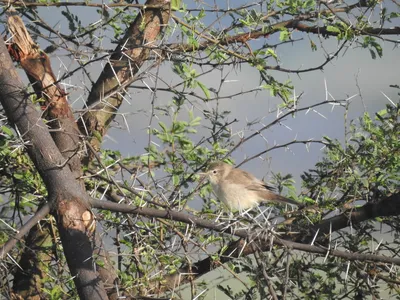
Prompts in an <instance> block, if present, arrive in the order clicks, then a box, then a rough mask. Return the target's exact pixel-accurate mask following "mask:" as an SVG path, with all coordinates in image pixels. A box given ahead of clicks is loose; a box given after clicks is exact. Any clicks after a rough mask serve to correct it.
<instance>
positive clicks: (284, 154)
mask: <svg viewBox="0 0 400 300" xmlns="http://www.w3.org/2000/svg"><path fill="white" fill-rule="evenodd" d="M184 3H185V4H186V5H187V6H188V7H192V8H193V7H196V5H197V4H196V3H195V2H192V1H184ZM241 3H242V1H228V2H225V3H223V2H222V1H221V2H220V1H218V5H219V6H220V7H224V5H225V6H226V7H228V6H230V7H234V6H236V5H238V4H241ZM211 4H215V3H213V2H211ZM382 5H383V6H385V5H394V4H391V3H390V1H383V3H382ZM69 9H70V11H71V12H72V13H75V14H77V15H78V16H82V15H84V17H83V19H82V22H83V24H85V23H86V24H90V23H94V22H96V21H98V20H99V16H100V15H99V14H97V13H96V9H93V8H82V7H79V8H77V7H70V8H69ZM62 10H63V8H55V7H50V8H39V9H38V12H39V14H40V15H41V16H42V18H43V19H45V21H46V22H47V23H48V24H50V25H51V26H52V27H53V28H55V29H56V30H59V31H61V32H64V33H69V30H68V24H67V22H66V19H65V17H64V16H62V15H61V11H62ZM214 19H215V16H213V15H211V14H210V16H207V17H206V19H205V20H204V22H205V23H207V22H208V23H209V24H211V23H212V22H213V21H214ZM227 20H228V19H227ZM227 20H226V22H227ZM224 22H225V21H224V20H222V21H221V22H220V23H217V24H216V25H215V26H224V24H225V23H224ZM170 24H171V25H173V21H171V23H170ZM226 24H227V23H226ZM399 25H400V24H394V23H392V24H391V25H388V26H387V27H390V26H399ZM111 36H112V34H111ZM278 37H279V33H277V34H274V35H272V36H271V37H270V38H269V39H268V42H269V43H271V44H274V43H278V41H279V40H278ZM292 37H293V38H294V39H297V38H303V40H302V41H301V42H296V43H294V45H292V44H289V43H288V44H286V45H284V46H280V47H279V48H278V50H277V53H278V55H279V59H280V66H281V67H283V68H288V69H303V68H310V67H316V66H318V65H320V64H322V63H323V62H324V61H325V53H324V52H323V51H320V41H319V39H318V38H317V37H316V36H313V35H310V38H311V39H312V40H313V41H314V42H315V43H316V45H317V47H318V49H319V50H318V51H317V52H312V51H311V49H310V41H309V39H308V36H307V35H304V34H301V33H299V32H294V33H293V36H292ZM391 38H392V39H394V38H396V37H393V36H392V37H391ZM170 39H171V40H169V41H168V42H173V41H174V39H178V35H177V34H174V35H173V36H172V37H171V38H170ZM111 40H112V38H105V39H103V41H102V42H101V45H102V46H103V47H104V49H113V48H115V44H111V43H110V41H111ZM264 42H265V40H255V41H252V42H251V43H250V45H251V46H257V45H259V44H260V43H264ZM39 43H40V46H41V47H42V49H44V48H45V47H46V46H47V45H48V44H47V43H46V42H45V41H43V40H41V39H39ZM380 43H381V45H382V47H383V58H377V59H375V60H373V59H372V58H371V55H370V53H369V51H368V50H367V49H360V48H357V47H356V46H355V44H353V45H352V44H350V43H349V44H348V48H347V49H346V51H344V52H342V53H341V54H340V55H339V56H338V57H337V58H335V59H334V60H333V61H331V62H330V63H329V64H327V65H326V66H325V67H324V70H323V71H314V72H310V73H303V74H301V75H299V76H298V75H296V74H287V73H280V72H271V73H270V74H271V75H272V76H274V77H275V79H277V80H281V81H284V80H287V79H289V78H290V79H291V80H292V82H293V84H294V86H295V91H296V95H300V94H302V96H301V99H300V102H299V104H298V106H299V107H304V106H308V105H311V104H315V103H318V102H321V101H324V100H326V88H327V90H328V91H329V93H330V94H331V96H332V97H334V98H335V99H347V98H350V97H351V96H354V95H355V97H352V98H351V100H350V105H349V110H348V117H347V125H348V123H349V121H350V120H352V119H356V118H358V117H360V116H362V115H363V113H364V112H365V111H367V112H369V113H371V114H373V113H375V112H377V111H379V110H381V109H384V108H385V105H386V104H388V103H390V102H389V101H388V100H387V99H386V97H385V96H384V95H383V94H385V95H387V97H389V98H390V99H392V101H393V102H398V96H397V94H396V90H395V89H393V88H390V87H389V85H390V84H399V72H400V71H399V70H400V53H399V49H398V47H394V46H393V43H385V42H382V41H381V42H380ZM323 46H324V48H325V49H326V50H327V52H329V53H334V52H335V51H336V50H337V47H338V43H337V41H335V40H334V39H329V40H324V41H323ZM77 50H80V49H79V47H77ZM51 57H52V66H53V69H54V71H55V74H56V75H57V76H62V75H63V74H64V73H65V72H67V71H68V70H71V69H73V68H75V67H77V63H76V61H74V60H71V59H70V58H69V57H66V56H63V55H60V53H55V54H52V55H51ZM78 57H79V56H77V58H78ZM103 66H104V62H103V63H102V64H101V63H98V62H97V63H94V64H92V65H90V66H89V67H88V68H87V70H88V71H89V73H90V76H91V78H92V80H94V81H95V80H96V79H97V77H98V75H99V73H100V71H101V69H102V68H103ZM197 69H198V71H199V73H201V69H200V68H197ZM203 70H206V69H203ZM156 72H157V70H152V71H151V73H153V74H155V73H156ZM20 73H21V76H22V77H23V78H25V80H26V82H28V81H27V79H26V75H25V74H24V73H23V72H22V71H21V72H20ZM221 74H223V76H225V75H226V74H228V76H227V78H226V79H227V81H226V82H225V84H224V87H223V89H222V93H221V94H220V95H221V96H223V95H230V94H235V93H239V92H240V91H244V90H251V89H255V88H258V87H259V85H260V82H259V73H258V72H257V70H255V69H254V68H250V67H248V66H237V67H236V68H234V69H233V68H231V67H227V68H224V69H223V70H222V71H217V70H215V71H214V72H212V73H208V74H207V75H205V76H202V77H199V78H198V80H199V81H201V82H202V83H203V84H205V85H206V86H207V87H209V88H216V89H217V88H218V87H219V83H220V80H221ZM158 76H159V77H160V78H162V79H163V80H164V81H165V82H167V83H168V84H171V85H173V84H176V83H179V82H180V81H181V80H180V79H179V78H178V76H177V75H176V74H174V73H173V72H172V71H171V65H170V63H169V62H164V63H163V64H162V65H161V66H160V68H159V70H158ZM64 84H65V85H64V86H65V87H66V89H67V91H68V92H69V93H70V95H69V101H70V103H71V104H73V107H74V108H75V109H81V108H82V107H83V104H84V102H85V101H86V98H87V95H88V91H90V88H91V86H90V83H89V81H88V79H87V77H86V75H85V74H83V72H78V73H76V74H75V75H74V76H73V77H72V78H69V79H68V80H66V81H65V82H64ZM145 84H147V85H149V86H151V87H153V86H154V80H153V79H152V78H151V76H149V77H147V78H145V79H144V80H143V82H136V83H135V85H141V86H144V85H145ZM85 85H87V88H85ZM158 87H165V85H164V84H162V83H161V82H158ZM198 93H199V94H201V91H198ZM153 96H154V95H153V94H152V93H151V92H150V91H149V90H146V89H144V90H143V89H131V90H130V95H128V96H127V98H128V99H129V103H128V102H125V103H124V104H123V106H122V107H121V109H120V113H123V114H124V115H125V118H126V121H127V123H125V121H124V119H123V118H122V117H118V118H117V122H116V123H114V124H113V128H112V129H111V130H110V131H109V132H108V134H107V137H106V138H105V142H104V144H103V147H104V148H108V149H117V150H119V151H121V153H122V154H123V155H125V156H129V155H141V154H144V153H145V150H144V147H146V146H147V145H148V134H147V130H148V128H149V127H158V118H157V117H156V118H155V119H154V120H153V121H152V122H151V123H150V116H151V110H152V106H151V102H152V100H154V101H155V102H154V104H155V105H157V106H163V105H167V104H168V103H170V102H171V101H172V96H173V95H172V94H170V93H166V92H161V91H157V93H156V94H155V97H154V98H153ZM331 96H329V97H328V99H331V98H330V97H331ZM189 98H190V97H189ZM190 100H191V103H189V102H187V103H186V104H185V106H186V109H187V110H191V109H193V110H194V114H195V115H196V116H201V117H202V116H203V114H202V112H203V110H204V109H207V110H211V109H212V108H215V107H216V105H217V101H211V102H208V103H203V102H200V101H198V100H196V99H195V98H193V97H192V98H190ZM280 101H281V100H280V99H277V98H274V97H271V96H270V93H269V91H265V90H260V91H259V92H257V93H252V94H246V95H242V96H237V97H234V98H232V99H221V100H219V101H218V102H219V103H218V104H219V109H220V110H229V111H231V115H230V119H231V120H233V119H235V118H236V119H238V120H240V122H238V123H235V124H233V125H232V126H231V132H232V138H233V139H234V140H235V141H239V138H240V137H241V136H244V137H246V136H248V135H250V134H251V133H253V132H254V131H255V130H257V129H259V128H261V127H262V124H268V123H270V122H271V121H273V120H274V119H275V118H276V117H277V112H276V111H275V110H276V105H277V104H279V103H280ZM344 115H345V109H344V108H343V107H335V108H334V109H332V106H330V105H325V106H322V107H317V108H315V111H309V112H308V113H305V112H301V113H299V114H297V115H296V117H295V118H292V117H288V118H287V119H286V120H284V121H283V122H282V123H281V124H280V125H276V126H273V127H272V128H271V129H269V130H267V131H264V132H263V137H262V136H258V137H256V138H254V139H251V140H250V141H249V142H248V143H245V144H243V145H242V146H240V147H239V148H238V149H237V150H236V151H235V152H233V157H234V158H235V160H236V162H237V163H240V162H241V161H242V160H244V159H245V158H246V157H248V156H252V155H254V154H256V153H258V152H260V151H263V150H265V149H266V148H269V147H271V146H273V145H274V144H283V143H287V142H290V141H292V140H294V139H298V140H308V139H315V140H320V139H322V137H323V136H329V137H330V138H332V139H334V138H337V139H339V140H340V141H342V142H343V141H344V139H345V123H346V122H345V117H344ZM158 117H159V119H160V120H162V121H164V122H165V121H166V120H170V117H168V116H164V117H163V116H158ZM182 119H187V114H186V113H184V112H182ZM253 121H256V124H255V125H253V126H252V127H251V128H249V127H247V126H246V125H247V122H253ZM257 122H258V123H257ZM126 125H127V126H126ZM205 125H208V124H207V123H205V124H204V126H205ZM204 126H203V127H202V128H201V130H199V133H198V134H197V135H196V136H194V137H193V138H194V139H195V140H200V139H201V138H203V137H208V136H209V134H210V132H209V131H208V130H207V129H206V128H205V127H204ZM322 156H323V153H322V151H321V145H317V144H311V145H310V146H309V149H307V148H306V147H305V146H304V145H292V146H290V147H289V149H286V150H285V149H278V150H275V151H272V152H270V153H268V156H267V159H266V158H265V156H264V157H263V158H262V159H255V160H253V161H251V162H248V163H246V164H245V165H243V166H242V168H243V169H246V170H249V171H251V172H253V173H254V174H255V175H257V176H258V177H260V178H261V177H265V178H266V179H269V178H270V173H269V171H270V170H271V171H273V172H281V173H283V174H287V173H290V174H293V176H294V178H295V180H296V185H297V186H298V187H299V188H300V186H301V182H300V175H301V174H302V173H303V172H304V171H305V170H308V169H309V168H313V167H314V165H315V163H316V162H317V161H318V160H320V159H321V157H322ZM298 192H299V193H300V190H299V191H298ZM199 205H201V201H197V202H194V203H192V204H191V206H192V207H195V208H196V207H198V206H199ZM210 276H213V277H214V276H218V272H216V273H214V274H212V275H210ZM215 292H216V294H214V291H211V292H210V294H209V299H214V298H215V299H221V298H220V297H221V294H220V293H219V292H217V290H215Z"/></svg>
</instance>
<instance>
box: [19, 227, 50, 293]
mask: <svg viewBox="0 0 400 300" xmlns="http://www.w3.org/2000/svg"><path fill="white" fill-rule="evenodd" d="M35 227H36V228H35V230H31V231H30V232H29V235H28V237H27V238H26V241H25V243H26V244H27V245H28V247H26V249H25V251H24V252H23V254H22V257H21V259H20V260H19V263H18V264H19V266H20V267H21V269H20V268H17V271H16V273H15V274H14V281H13V292H14V297H16V296H17V295H18V296H19V297H21V298H22V299H28V298H29V299H43V298H44V297H45V295H43V290H42V286H43V280H44V279H45V278H46V276H47V272H46V271H45V270H46V268H47V267H48V266H49V265H50V262H51V260H52V258H51V255H50V254H49V252H50V251H51V248H52V245H53V241H52V238H51V234H50V233H51V228H50V224H49V223H48V222H47V221H41V222H39V223H38V224H37V225H35Z"/></svg>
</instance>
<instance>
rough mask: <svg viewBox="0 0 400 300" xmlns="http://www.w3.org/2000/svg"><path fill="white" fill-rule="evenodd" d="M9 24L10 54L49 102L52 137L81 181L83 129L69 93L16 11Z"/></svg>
mask: <svg viewBox="0 0 400 300" xmlns="http://www.w3.org/2000/svg"><path fill="white" fill-rule="evenodd" d="M10 11H11V9H10ZM7 23H8V29H9V31H10V33H11V36H12V40H13V42H14V43H13V44H12V45H10V46H9V51H10V54H11V56H12V57H13V58H14V60H15V61H18V62H19V63H20V64H21V66H22V68H23V69H24V71H25V72H26V74H27V75H28V78H29V80H30V82H31V84H32V86H33V88H34V89H35V92H36V94H37V97H38V98H42V99H44V100H45V103H44V109H45V112H44V114H45V116H46V119H47V120H49V122H48V125H49V126H50V127H51V128H52V133H51V135H52V136H53V139H54V141H55V143H56V145H57V147H58V149H59V150H60V152H61V153H62V155H63V156H64V158H65V160H67V161H68V165H69V167H70V168H71V171H72V172H73V173H74V176H75V178H79V177H81V175H82V168H81V164H80V158H79V156H78V155H77V153H78V151H79V145H80V138H79V129H78V126H77V124H76V122H75V119H74V116H73V115H72V111H71V108H70V106H69V104H68V101H67V94H66V93H65V91H64V90H63V89H62V88H61V86H60V85H59V84H58V83H57V78H56V76H55V75H54V73H53V71H52V68H51V64H50V59H49V57H48V56H47V55H46V53H44V52H43V51H41V50H40V49H39V47H38V46H37V45H36V44H35V43H34V42H33V40H32V38H31V37H30V35H29V33H28V31H27V30H26V28H25V25H24V23H23V21H22V19H21V18H20V17H19V16H17V15H16V12H15V10H14V11H11V15H10V16H9V18H8V21H7Z"/></svg>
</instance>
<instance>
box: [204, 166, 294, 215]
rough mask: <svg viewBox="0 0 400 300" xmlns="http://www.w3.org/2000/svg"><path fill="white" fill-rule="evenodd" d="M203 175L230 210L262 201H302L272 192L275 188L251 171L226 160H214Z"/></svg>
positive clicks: (252, 205)
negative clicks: (232, 164)
mask: <svg viewBox="0 0 400 300" xmlns="http://www.w3.org/2000/svg"><path fill="white" fill-rule="evenodd" d="M201 175H203V176H206V177H208V180H209V181H210V183H211V186H212V188H213V190H214V193H215V194H216V196H217V197H218V199H219V200H221V201H222V202H223V203H224V204H225V205H226V206H227V207H228V209H229V210H231V211H234V210H239V211H241V212H242V211H244V210H247V209H249V208H252V207H254V206H256V205H258V204H259V203H260V202H268V201H272V202H281V203H287V204H290V205H296V206H301V204H300V203H298V202H296V201H294V200H291V199H288V198H285V197H282V196H280V195H277V194H275V193H273V192H272V190H273V188H272V187H271V186H268V185H267V184H266V183H264V182H263V181H261V180H259V179H257V178H256V177H255V176H253V175H252V174H250V173H249V172H246V171H243V170H240V169H235V168H234V167H233V166H231V165H228V164H227V163H224V162H213V163H211V164H210V165H209V167H208V168H207V171H206V172H205V173H201Z"/></svg>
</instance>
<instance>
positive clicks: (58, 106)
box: [8, 11, 117, 291]
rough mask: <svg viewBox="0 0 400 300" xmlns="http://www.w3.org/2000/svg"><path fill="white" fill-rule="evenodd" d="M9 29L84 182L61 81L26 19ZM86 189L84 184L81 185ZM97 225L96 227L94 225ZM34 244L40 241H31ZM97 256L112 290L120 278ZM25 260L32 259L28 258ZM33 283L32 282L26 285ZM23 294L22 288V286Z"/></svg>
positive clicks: (13, 21) (55, 133)
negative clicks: (31, 34) (27, 24)
mask: <svg viewBox="0 0 400 300" xmlns="http://www.w3.org/2000/svg"><path fill="white" fill-rule="evenodd" d="M8 28H9V30H10V33H11V34H12V40H13V44H11V45H10V46H9V48H8V49H9V52H10V55H11V56H12V57H13V58H14V60H15V61H18V62H19V63H20V64H21V67H22V68H23V69H24V71H25V72H26V74H27V76H28V78H29V80H30V82H31V84H32V86H33V87H34V90H35V92H36V94H37V97H38V98H39V97H40V98H42V99H43V100H44V104H45V105H44V116H45V117H46V119H47V120H48V123H47V124H48V125H49V126H50V127H51V128H52V132H51V135H52V137H53V140H54V141H55V143H56V145H57V147H58V149H59V150H60V152H61V154H62V155H63V157H64V158H65V162H67V163H68V166H69V167H70V169H71V171H72V173H73V174H74V177H75V178H80V177H81V175H82V166H81V160H80V156H79V155H78V154H79V150H80V148H81V146H80V144H81V139H80V134H79V129H78V126H77V124H76V122H75V119H74V116H73V114H72V110H71V108H70V106H69V103H68V100H67V94H66V93H65V91H64V90H63V89H62V88H61V85H60V84H59V83H57V78H56V77H55V75H54V72H53V70H52V68H51V64H50V59H49V57H48V56H47V55H46V54H45V53H44V52H42V51H41V50H40V49H39V47H38V46H37V45H36V44H35V43H34V42H33V40H32V38H31V37H30V34H29V32H28V31H27V30H26V28H25V25H24V23H23V21H22V19H21V18H20V17H19V16H17V15H16V13H15V11H12V13H11V15H10V16H9V18H8ZM81 185H82V187H83V186H84V185H83V182H81ZM93 225H94V224H93ZM37 229H38V228H37V227H36V226H35V227H33V228H32V230H31V232H30V235H33V236H34V235H36V234H38V235H42V233H41V232H38V233H34V232H33V231H35V230H37ZM95 239H96V242H97V243H98V244H100V245H102V242H101V238H100V236H99V234H98V232H97V231H96V237H95ZM30 241H31V242H34V241H36V240H35V239H31V240H30ZM31 248H35V245H29V244H28V245H27V248H26V250H27V251H28V252H29V249H31ZM94 254H95V256H96V257H97V258H98V259H99V260H100V261H101V263H100V264H99V265H98V266H97V269H98V270H99V274H100V276H101V278H102V281H103V283H107V286H110V285H111V284H112V283H113V282H114V281H115V279H116V278H117V274H116V272H115V270H114V268H113V265H112V263H111V261H110V258H109V255H108V253H107V252H106V250H105V248H104V247H103V246H101V247H95V253H94ZM23 256H25V257H32V256H30V255H29V253H28V254H26V255H23ZM25 265H26V266H27V267H28V266H30V267H31V268H32V270H31V271H30V270H28V269H25V271H26V272H28V273H32V272H35V270H36V269H37V268H38V267H36V266H35V261H31V263H29V264H28V263H25ZM25 283H32V281H25ZM38 284H39V283H38V282H35V286H34V287H32V288H33V289H31V288H29V287H28V286H26V289H27V290H33V291H34V290H35V289H36V288H37V285H38ZM18 289H19V290H21V285H20V286H18Z"/></svg>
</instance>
